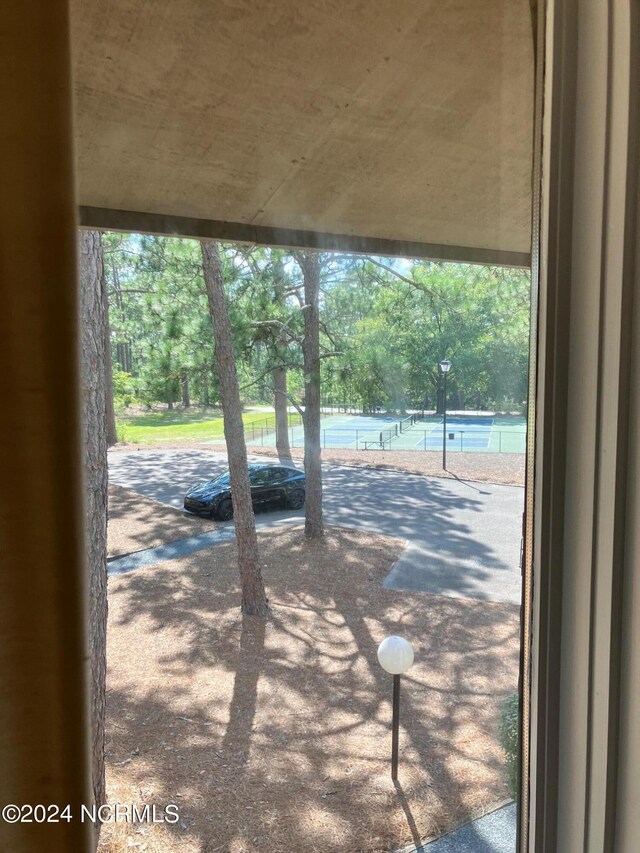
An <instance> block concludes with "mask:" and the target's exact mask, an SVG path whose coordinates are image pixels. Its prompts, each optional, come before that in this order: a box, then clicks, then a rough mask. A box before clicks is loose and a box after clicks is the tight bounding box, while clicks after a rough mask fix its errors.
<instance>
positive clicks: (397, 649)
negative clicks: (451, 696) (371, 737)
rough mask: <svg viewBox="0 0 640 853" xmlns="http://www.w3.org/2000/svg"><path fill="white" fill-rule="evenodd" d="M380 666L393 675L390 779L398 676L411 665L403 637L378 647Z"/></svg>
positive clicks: (397, 726)
mask: <svg viewBox="0 0 640 853" xmlns="http://www.w3.org/2000/svg"><path fill="white" fill-rule="evenodd" d="M378 661H379V663H380V666H381V667H382V668H383V669H384V670H385V671H386V672H388V673H390V674H391V675H393V722H392V727H391V778H392V779H393V781H394V782H395V781H396V780H397V778H398V733H399V729H400V676H401V675H402V673H403V672H406V671H407V670H408V669H409V667H410V666H411V664H412V663H413V647H412V646H411V643H410V642H409V641H408V640H405V639H404V638H403V637H387V638H386V639H385V640H383V641H382V642H381V643H380V645H379V646H378Z"/></svg>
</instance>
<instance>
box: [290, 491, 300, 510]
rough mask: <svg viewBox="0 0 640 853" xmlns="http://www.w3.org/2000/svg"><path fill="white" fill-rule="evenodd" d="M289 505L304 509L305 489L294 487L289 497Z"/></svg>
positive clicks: (293, 507) (292, 507)
mask: <svg viewBox="0 0 640 853" xmlns="http://www.w3.org/2000/svg"><path fill="white" fill-rule="evenodd" d="M287 505H288V506H289V507H290V508H291V509H302V507H303V506H304V489H294V490H293V491H292V492H291V494H290V495H289V498H288V499H287Z"/></svg>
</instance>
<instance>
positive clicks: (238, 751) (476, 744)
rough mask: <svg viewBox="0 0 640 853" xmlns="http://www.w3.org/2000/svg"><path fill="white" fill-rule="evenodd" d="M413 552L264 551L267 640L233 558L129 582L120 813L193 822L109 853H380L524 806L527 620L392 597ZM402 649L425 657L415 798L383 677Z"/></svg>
mask: <svg viewBox="0 0 640 853" xmlns="http://www.w3.org/2000/svg"><path fill="white" fill-rule="evenodd" d="M402 544H403V543H401V542H400V541H399V540H394V539H389V538H386V537H380V536H374V535H371V534H366V533H364V532H361V531H355V530H351V529H346V528H332V529H331V530H330V531H329V532H328V535H327V537H326V538H325V541H324V542H321V543H318V544H310V543H308V542H306V541H305V539H304V535H303V533H302V531H301V529H300V528H297V527H296V528H285V529H284V530H280V531H277V532H265V533H261V534H260V546H261V555H262V563H263V575H264V578H265V582H266V584H267V588H268V594H269V599H270V603H271V607H272V612H273V618H272V620H271V621H269V622H268V623H266V624H265V623H263V622H261V621H259V620H255V619H246V618H245V619H244V620H243V619H242V618H241V616H240V614H239V601H240V598H239V588H238V578H237V567H236V564H235V544H234V543H233V542H230V543H225V544H221V545H217V546H214V547H213V548H210V549H208V550H206V551H201V552H199V553H196V554H193V555H191V556H190V557H187V558H182V559H180V560H175V561H172V562H165V563H162V564H160V565H158V566H155V567H151V568H149V569H144V570H141V571H138V572H133V573H131V574H128V575H120V576H116V577H113V578H111V579H110V581H109V634H108V644H109V645H108V732H107V761H108V765H107V787H108V797H109V801H110V802H111V803H114V802H119V803H137V804H140V805H143V804H145V803H148V804H155V805H157V806H164V805H166V804H170V803H175V804H177V805H178V806H179V812H180V820H179V822H178V823H177V824H175V825H174V826H169V825H167V824H165V825H163V824H155V825H154V824H147V823H145V824H140V825H132V824H124V823H118V824H115V825H106V826H105V827H104V828H103V833H102V840H101V843H100V851H101V853H108V851H109V853H113V851H125V850H132V849H133V850H146V851H153V853H159V851H163V853H173V851H180V853H195V851H199V853H204V851H208V853H249V851H260V850H263V851H270V853H284V851H286V853H303V851H304V853H320V851H322V853H374V851H375V853H379V851H388V850H391V849H395V848H398V847H401V846H402V845H403V844H405V843H408V842H411V841H414V842H417V841H418V840H419V839H420V838H425V837H430V836H433V835H435V834H438V833H440V832H442V831H444V830H446V829H448V828H450V827H451V826H453V825H456V824H457V823H459V822H460V821H461V820H462V819H464V818H465V817H467V816H470V815H472V814H476V813H477V812H478V811H482V810H486V809H488V808H489V807H490V806H491V805H493V804H495V803H496V802H498V801H500V800H503V799H504V798H505V797H506V795H507V792H506V787H505V784H504V773H503V760H504V757H503V754H502V751H501V749H500V747H499V745H498V740H497V729H498V717H499V709H500V705H501V702H502V700H503V698H504V696H505V695H506V694H507V693H509V692H510V691H512V690H514V689H515V688H516V684H517V675H518V645H519V628H518V608H517V607H514V606H510V605H504V604H492V603H487V602H480V601H470V600H462V599H453V598H444V597H438V596H430V595H425V594H417V593H416V594H408V593H401V592H396V591H392V590H385V589H383V587H382V581H383V579H384V577H385V576H386V574H387V572H388V571H389V568H390V566H391V565H392V564H393V562H394V560H395V559H396V558H397V556H398V554H399V553H400V551H401V550H402ZM393 633H400V634H402V635H404V636H405V637H407V638H408V639H409V640H410V641H411V642H412V643H413V645H414V648H415V664H414V666H413V667H412V669H411V670H410V671H409V673H407V675H406V676H404V677H403V687H402V708H401V736H400V749H401V758H400V780H399V783H398V785H397V787H394V785H393V784H392V782H391V780H390V777H389V769H390V767H389V757H390V747H391V743H390V719H391V701H390V700H391V686H392V684H391V676H388V675H387V674H385V673H384V672H383V671H382V670H381V668H380V666H379V664H378V662H377V658H376V649H377V645H378V644H379V642H380V641H381V640H382V639H383V638H384V637H385V636H387V635H388V634H393Z"/></svg>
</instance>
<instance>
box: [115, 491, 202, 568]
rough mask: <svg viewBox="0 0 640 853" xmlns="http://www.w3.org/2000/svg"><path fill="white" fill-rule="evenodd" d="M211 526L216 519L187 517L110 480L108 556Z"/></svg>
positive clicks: (145, 546)
mask: <svg viewBox="0 0 640 853" xmlns="http://www.w3.org/2000/svg"><path fill="white" fill-rule="evenodd" d="M214 529H215V522H213V521H210V520H209V519H206V518H198V517H196V516H189V515H187V514H186V513H184V512H181V511H180V510H178V509H173V507H170V506H166V505H165V504H161V503H160V502H159V501H154V500H151V499H150V498H143V497H142V496H141V495H139V494H138V493H137V492H134V491H132V490H131V489H125V488H123V487H122V486H116V485H114V484H113V483H112V484H110V486H109V524H108V527H107V554H108V556H109V557H121V556H123V555H124V554H133V553H135V552H136V551H143V550H144V549H146V548H157V547H159V546H160V545H167V544H169V543H170V542H176V541H178V540H179V539H187V538H188V537H189V536H198V535H199V534H200V533H206V532H207V531H208V530H214Z"/></svg>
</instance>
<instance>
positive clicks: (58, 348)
mask: <svg viewBox="0 0 640 853" xmlns="http://www.w3.org/2000/svg"><path fill="white" fill-rule="evenodd" d="M0 79H1V80H2V121H1V122H0V187H1V190H0V282H1V286H2V310H0V364H2V366H3V370H4V381H3V391H2V417H1V418H0V457H1V461H0V471H1V472H2V473H1V484H2V504H1V508H0V545H1V549H2V570H1V571H0V803H2V804H7V803H13V804H16V805H21V804H23V803H30V804H32V805H34V804H36V803H42V804H45V805H48V804H56V805H59V806H61V807H62V806H64V805H66V804H70V805H71V808H72V811H73V812H74V814H75V815H76V816H77V815H78V812H79V805H80V803H81V802H85V803H87V802H89V800H88V796H89V786H88V779H89V777H88V750H87V743H88V729H87V701H86V693H85V686H86V644H85V631H86V620H85V608H84V586H85V585H84V565H83V544H82V540H83V535H82V530H83V526H82V520H81V512H80V501H81V496H82V489H81V479H80V467H79V460H80V432H79V421H78V357H77V341H76V337H77V329H76V311H77V298H76V297H77V294H76V258H75V226H76V217H75V197H74V188H73V156H72V135H71V81H70V61H69V39H68V15H67V3H66V2H65V1H64V0H5V2H4V3H3V5H2V26H1V27H0ZM90 848H91V835H90V826H89V825H88V824H87V823H84V824H83V823H81V822H80V821H79V820H78V819H74V820H73V821H71V822H69V823H68V822H66V821H62V822H61V823H58V824H53V825H52V824H39V823H15V824H10V823H8V822H6V821H0V850H3V851H5V850H6V851H10V852H11V853H22V851H29V853H44V851H47V853H57V851H60V853H62V851H64V853H73V851H86V850H89V849H90Z"/></svg>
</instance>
